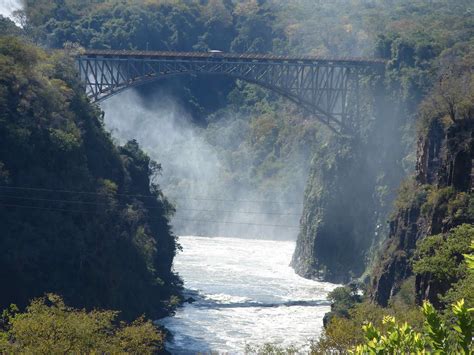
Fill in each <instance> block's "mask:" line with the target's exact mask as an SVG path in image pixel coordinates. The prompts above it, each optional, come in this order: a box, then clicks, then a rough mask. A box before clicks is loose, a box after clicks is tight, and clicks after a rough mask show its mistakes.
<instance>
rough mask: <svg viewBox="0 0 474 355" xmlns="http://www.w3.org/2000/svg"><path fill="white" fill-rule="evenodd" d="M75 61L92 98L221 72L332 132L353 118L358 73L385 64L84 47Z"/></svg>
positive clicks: (356, 110)
mask: <svg viewBox="0 0 474 355" xmlns="http://www.w3.org/2000/svg"><path fill="white" fill-rule="evenodd" d="M76 61H77V66H78V69H79V75H80V79H81V80H82V81H83V82H84V83H85V89H86V93H87V96H88V97H89V98H90V99H91V100H92V101H93V102H100V101H102V100H105V99H107V98H109V97H111V96H113V95H115V94H118V93H120V92H122V91H124V90H126V89H128V88H131V87H136V86H139V85H143V84H146V83H149V82H152V81H155V80H159V79H161V78H165V77H170V76H176V75H190V74H191V75H200V74H206V75H226V76H229V77H232V78H235V79H240V80H243V81H246V82H250V83H253V84H256V85H260V86H262V87H264V88H267V89H269V90H272V91H274V92H276V93H278V94H280V95H282V96H284V97H286V98H287V99H289V100H291V101H293V102H294V103H296V104H297V105H298V106H299V107H301V108H303V109H305V110H307V111H309V112H310V113H312V114H314V115H315V116H316V117H317V119H319V120H320V121H322V122H323V123H324V124H326V125H327V126H329V127H330V128H331V129H332V130H334V131H336V132H343V131H347V130H351V128H353V127H354V126H355V124H357V122H358V119H359V110H360V109H359V106H360V97H359V87H360V81H361V76H362V75H363V74H366V73H373V72H381V71H383V68H384V61H382V60H377V59H363V58H339V59H331V58H321V57H287V56H277V55H265V54H234V53H221V52H219V53H206V52H152V51H125V50H120V51H117V50H85V51H84V52H83V53H81V54H79V55H78V56H77V57H76Z"/></svg>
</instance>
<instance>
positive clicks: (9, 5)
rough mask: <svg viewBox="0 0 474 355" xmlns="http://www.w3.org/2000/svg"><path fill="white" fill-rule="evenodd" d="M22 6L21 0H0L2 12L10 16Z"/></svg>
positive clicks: (0, 10) (0, 12)
mask: <svg viewBox="0 0 474 355" xmlns="http://www.w3.org/2000/svg"><path fill="white" fill-rule="evenodd" d="M20 7H21V0H0V14H2V15H3V16H6V17H10V15H11V14H12V12H13V11H15V10H18V9H19V8H20Z"/></svg>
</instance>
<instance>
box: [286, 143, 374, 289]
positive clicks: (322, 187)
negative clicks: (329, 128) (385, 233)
mask: <svg viewBox="0 0 474 355" xmlns="http://www.w3.org/2000/svg"><path fill="white" fill-rule="evenodd" d="M365 149H366V147H364V146H363V145H362V144H361V143H360V142H358V141H355V140H349V139H347V140H341V139H337V140H334V141H333V142H331V143H330V144H328V145H327V146H326V147H324V148H323V149H322V150H321V151H319V152H318V154H316V158H315V159H313V161H312V167H311V171H310V178H309V181H308V184H307V188H306V191H305V205H304V210H303V216H302V218H301V222H300V225H301V231H300V234H299V236H298V240H297V244H296V250H295V253H294V255H293V260H292V266H293V267H294V269H295V271H296V272H297V273H298V274H299V275H301V276H303V277H307V278H314V279H322V280H325V281H330V282H336V283H345V282H348V281H350V279H351V278H354V277H358V276H360V275H361V274H362V273H363V272H364V269H365V255H366V254H365V253H366V251H367V250H368V249H369V248H370V244H371V242H372V240H371V238H370V236H371V235H373V230H374V225H375V223H376V220H375V218H374V215H375V213H374V208H375V207H374V206H375V204H374V201H373V187H374V185H375V182H374V176H373V175H370V174H368V173H367V171H368V170H369V168H368V162H367V154H366V152H365Z"/></svg>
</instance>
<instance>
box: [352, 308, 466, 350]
mask: <svg viewBox="0 0 474 355" xmlns="http://www.w3.org/2000/svg"><path fill="white" fill-rule="evenodd" d="M422 310H423V314H424V316H425V319H426V320H425V326H424V332H423V333H421V332H417V331H415V330H414V329H413V328H412V327H411V326H410V325H408V323H403V324H398V323H397V322H396V320H395V318H394V317H391V316H387V317H385V318H384V321H383V324H385V325H386V326H387V330H386V331H385V332H381V331H380V330H378V329H377V328H376V327H375V326H374V325H373V324H372V323H368V324H367V325H364V326H363V331H364V336H365V342H364V343H363V344H362V345H357V346H356V347H355V348H354V350H353V351H352V353H354V354H386V353H425V352H427V351H428V352H430V351H433V352H435V353H441V354H446V353H462V354H470V353H471V352H472V351H473V350H474V349H473V342H472V332H473V331H474V320H473V318H472V315H471V313H472V312H473V311H474V309H468V308H467V307H466V306H465V304H464V300H461V301H459V302H457V303H455V304H453V309H452V312H453V316H454V324H453V325H452V326H451V327H449V326H448V325H446V324H445V323H444V322H443V321H442V320H441V317H440V316H439V314H437V312H436V310H435V309H434V307H433V306H432V305H431V304H430V303H429V302H424V304H423V307H422Z"/></svg>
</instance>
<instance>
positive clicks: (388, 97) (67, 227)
mask: <svg viewBox="0 0 474 355" xmlns="http://www.w3.org/2000/svg"><path fill="white" fill-rule="evenodd" d="M342 3H343V4H342ZM472 11H473V9H472V4H471V3H470V1H468V0H455V1H449V0H432V1H423V0H415V1H409V0H365V1H364V0H356V1H344V2H342V1H331V2H329V1H328V2H326V1H313V0H292V1H278V0H267V1H265V0H258V1H257V0H242V1H233V0H203V1H174V0H162V1H159V0H140V1H131V0H117V1H100V0H80V1H79V0H55V1H47V0H26V1H25V6H24V10H22V11H19V12H17V13H16V15H15V16H16V19H17V21H18V22H19V23H20V24H21V28H20V27H17V26H16V25H15V24H13V22H11V21H10V20H8V19H5V18H1V21H0V32H1V33H2V37H1V40H0V82H1V83H2V86H1V92H0V106H1V110H0V112H1V113H0V186H1V187H0V193H1V195H2V196H1V200H0V211H1V214H0V228H1V230H2V236H1V238H0V245H1V249H0V250H2V258H1V259H0V275H1V280H2V282H3V283H4V284H8V285H10V286H9V287H8V288H7V289H6V290H5V291H4V292H2V294H1V295H0V306H1V307H2V308H5V307H7V306H8V305H9V304H10V303H16V304H17V305H19V306H20V308H24V307H25V306H26V305H27V304H28V303H29V302H30V300H31V299H32V298H36V297H41V296H43V295H44V294H45V293H47V292H48V293H50V292H52V293H56V294H59V295H60V296H61V297H62V298H64V302H66V303H67V304H69V305H71V306H73V307H79V308H85V309H86V310H90V309H92V308H104V309H113V310H118V311H120V312H121V313H120V314H121V316H122V317H123V318H124V319H127V320H130V319H132V318H136V317H138V316H139V315H141V314H145V315H146V316H147V317H159V316H163V315H165V314H167V313H168V312H169V311H170V310H171V309H172V308H173V306H174V304H176V302H177V301H178V298H179V297H178V295H179V288H180V280H179V279H178V278H177V277H176V275H174V274H173V273H172V271H171V266H172V261H173V257H174V255H175V253H176V251H177V249H179V245H178V244H177V242H176V239H175V236H174V234H173V232H172V231H171V228H170V220H171V219H172V216H173V213H174V210H175V209H176V210H177V214H178V220H179V217H181V218H184V219H186V218H194V219H199V218H201V216H200V214H199V213H195V212H193V213H187V214H183V211H181V210H180V207H181V206H182V204H181V203H180V200H179V199H180V198H182V197H183V195H188V194H190V193H191V192H194V193H196V191H197V192H198V193H203V194H204V193H206V194H213V195H215V196H221V197H223V198H226V199H229V200H236V199H237V198H238V197H239V196H248V195H252V196H254V198H255V199H257V200H263V201H265V200H272V201H278V204H277V207H278V210H277V211H278V212H279V213H284V214H286V215H288V216H289V217H285V218H287V219H283V218H282V216H281V215H278V214H276V215H275V216H272V215H271V212H274V211H275V210H274V209H268V208H267V207H265V206H263V207H262V206H257V207H258V211H259V213H260V214H264V213H268V212H270V216H269V217H266V219H262V217H261V216H259V217H258V219H255V220H253V219H252V220H246V221H245V222H249V221H250V222H251V223H254V222H255V221H258V222H259V223H262V221H263V222H264V223H267V224H269V225H280V224H282V223H283V222H284V224H288V225H292V224H296V223H298V221H299V226H300V228H299V233H298V236H297V246H296V251H295V254H294V256H293V260H292V266H293V267H294V268H295V271H296V272H297V273H298V274H300V275H302V276H304V277H308V278H315V279H318V280H325V281H330V282H337V283H349V286H345V287H342V288H338V289H336V290H335V291H334V292H333V293H331V295H330V299H331V301H332V302H333V305H332V311H331V312H330V313H329V314H328V315H327V316H326V318H325V331H324V333H323V335H322V337H321V339H320V340H319V341H318V342H315V343H314V344H313V347H312V351H313V352H314V353H325V352H329V351H343V352H344V351H347V350H349V349H355V348H354V347H355V346H356V345H357V344H362V343H364V342H365V341H366V339H365V337H367V338H368V340H369V343H370V341H371V340H373V339H378V341H379V345H378V346H379V347H382V346H386V348H385V349H389V348H388V346H389V345H387V344H383V341H384V340H383V339H382V338H383V337H382V334H385V335H387V334H388V335H387V337H388V338H390V336H389V335H390V334H392V335H393V334H398V336H400V334H401V333H400V332H401V330H400V329H401V328H403V326H400V327H398V325H399V324H401V323H396V322H397V321H398V322H400V321H401V322H404V321H407V322H409V324H410V326H411V328H410V329H409V331H408V330H407V329H408V328H404V330H403V331H404V332H405V333H404V334H408V333H410V332H411V333H410V334H411V335H410V336H411V337H412V338H411V340H413V339H415V338H416V336H415V335H414V334H415V333H416V334H418V335H417V336H418V338H420V339H424V335H425V334H424V333H423V332H425V330H426V329H427V328H426V327H427V325H426V324H427V323H428V326H430V327H431V328H429V329H431V333H430V331H426V332H427V334H428V333H429V334H433V333H436V334H438V343H436V341H434V340H432V337H431V338H430V337H429V336H428V335H427V336H426V341H425V340H423V342H418V343H416V342H415V341H414V340H413V341H412V343H410V342H409V341H408V340H407V341H406V347H405V348H403V351H408V352H409V351H417V350H420V349H428V350H443V349H444V350H443V351H447V350H446V349H454V348H455V347H458V346H459V348H457V350H456V351H465V349H467V348H466V346H469V345H466V344H467V343H466V342H467V340H466V339H468V338H469V336H468V335H466V334H468V332H469V329H471V331H472V327H473V326H472V320H471V321H470V322H471V323H469V311H466V309H468V308H471V309H472V307H474V303H473V302H474V299H473V294H474V289H473V285H474V282H473V279H472V278H473V273H472V270H470V269H469V267H468V263H467V262H465V260H466V258H468V257H469V255H468V254H469V253H472V250H471V249H470V244H471V241H472V240H473V239H474V229H473V227H472V226H473V224H474V207H473V206H474V200H473V197H472V191H473V186H474V185H473V180H472V179H473V176H472V169H473V168H474V167H473V161H474V123H473V122H474V118H473V115H474V76H473V73H472V69H473V63H474V56H473V55H474V47H473V46H474V43H473V38H474V35H473V34H474V33H473V32H474V17H473V16H472ZM6 34H8V36H6ZM78 46H79V47H85V48H98V49H108V48H110V49H140V50H144V49H149V50H176V51H207V50H210V49H218V50H222V51H229V52H256V53H276V54H292V55H303V54H304V55H320V56H330V57H344V56H367V57H378V58H382V59H384V60H385V61H386V68H385V75H384V76H373V77H370V76H367V77H366V78H365V82H364V87H363V90H364V93H365V96H364V101H363V105H362V113H361V120H360V122H359V123H358V127H357V131H355V132H353V134H352V135H350V136H349V135H334V134H333V133H332V132H330V131H329V130H327V129H326V128H325V127H324V125H322V124H320V123H318V121H317V120H314V119H312V118H311V117H309V116H308V115H307V114H306V113H304V112H301V111H300V110H299V109H298V108H297V107H294V106H293V105H292V104H289V103H288V102H287V101H285V100H284V99H282V98H281V97H278V96H277V95H276V94H274V93H271V92H268V91H265V90H263V89H262V88H259V87H257V86H254V85H250V84H247V83H244V82H241V81H233V80H230V79H226V78H217V77H216V78H207V77H199V76H189V77H180V78H173V79H166V80H161V81H159V82H155V83H152V84H149V85H147V86H144V87H141V88H139V89H137V90H136V93H135V94H133V95H135V96H133V100H138V101H139V103H140V104H141V105H143V106H144V107H146V106H147V104H146V102H147V101H153V99H154V97H155V95H156V93H157V92H166V93H167V97H170V98H172V102H173V105H175V106H179V107H180V110H181V111H180V112H186V116H187V117H189V120H188V122H186V123H185V126H186V127H193V128H192V130H193V131H192V132H193V133H192V139H191V140H190V139H189V138H190V137H191V135H190V136H187V135H183V137H184V138H182V141H186V140H188V141H191V142H193V144H194V142H196V141H198V142H200V143H199V144H202V146H203V147H204V148H205V149H209V150H210V151H211V153H210V154H209V160H211V157H212V159H214V160H212V162H213V163H214V162H215V165H219V166H220V168H219V170H218V171H217V172H215V173H214V172H212V174H211V173H209V169H210V168H209V165H206V163H205V162H202V163H201V162H199V163H200V164H197V166H196V167H195V170H196V171H197V172H199V174H197V175H196V176H197V177H195V176H191V175H192V174H189V175H190V176H177V174H178V173H179V170H178V168H176V167H175V166H173V165H172V166H171V169H170V171H171V172H167V171H165V172H163V176H159V174H160V171H161V166H160V164H158V163H155V162H154V161H153V159H151V158H150V157H148V156H147V155H146V154H145V153H144V152H143V151H142V150H141V149H140V147H139V146H138V143H137V142H136V141H134V140H131V141H129V142H126V140H127V139H128V138H130V137H127V136H126V135H124V136H123V137H121V138H122V141H124V144H121V145H119V144H116V143H114V141H113V138H112V137H111V135H110V133H107V130H106V129H105V128H104V119H103V115H102V114H101V112H100V110H99V109H98V108H97V107H96V106H93V105H91V104H90V103H88V101H87V99H86V97H85V96H84V94H83V93H82V89H81V87H80V84H79V83H78V82H77V78H76V76H75V73H74V67H73V63H72V58H71V57H70V53H69V52H70V50H65V51H50V49H63V48H66V49H68V48H77V47H78ZM203 87H206V90H202V88H203ZM122 100H124V99H122ZM125 101H126V100H124V102H125ZM111 106H113V105H111ZM150 106H151V104H150ZM152 108H153V109H156V107H152ZM105 111H107V112H108V113H107V114H108V115H109V114H111V115H112V116H113V115H116V116H117V117H119V115H120V112H118V110H117V111H113V110H108V109H107V106H105ZM143 115H144V116H145V115H146V113H143ZM110 120H111V121H113V117H112V118H110ZM183 124H184V123H179V125H183ZM179 125H178V126H179ZM180 127H181V126H180ZM129 128H130V129H131V127H127V129H126V130H129ZM183 130H184V129H183ZM196 132H197V133H196ZM196 137H197V138H196ZM165 144H168V143H166V142H165ZM150 147H151V149H150V150H149V148H148V147H147V151H148V150H149V151H150V153H149V154H150V155H152V154H154V153H155V152H154V151H153V144H150ZM163 147H164V146H161V145H160V146H158V148H156V147H155V149H156V150H157V152H156V155H157V156H158V157H160V163H162V164H163V166H165V168H166V164H169V162H168V160H173V159H175V157H176V156H177V150H173V149H169V152H162V150H163ZM166 148H168V147H166ZM176 149H178V148H176ZM180 163H181V162H180ZM176 164H177V163H176ZM173 169H174V170H173ZM157 176H158V180H157ZM203 178H204V179H208V180H209V181H210V182H207V184H208V185H209V186H212V189H210V188H209V186H208V185H206V182H203ZM160 179H161V180H160ZM156 181H159V182H160V185H158V184H157V183H156ZM18 187H22V188H18ZM163 191H166V193H167V195H168V193H169V195H170V196H171V197H170V200H168V199H167V198H166V197H165V196H164V194H163ZM170 201H171V202H170ZM199 203H201V202H198V203H196V204H194V205H193V204H188V208H190V209H191V210H192V209H195V208H197V207H196V206H198V205H199ZM233 207H239V208H240V209H244V210H248V208H249V206H248V205H244V204H241V205H239V204H237V203H235V206H233ZM250 207H251V208H256V206H250ZM207 208H210V207H207ZM212 208H213V209H221V210H223V209H224V208H222V206H220V205H213V206H212ZM272 208H275V206H272ZM257 214H258V213H257ZM219 216H220V217H221V218H222V217H223V216H224V217H226V218H227V217H229V216H228V215H226V214H224V212H222V213H221V214H220V215H219ZM219 216H216V217H215V219H219ZM234 217H235V216H234ZM178 220H177V222H176V223H174V224H175V226H176V227H177V230H178V231H179V232H181V233H183V232H184V233H185V232H190V233H191V232H194V233H203V234H208V235H213V234H217V233H218V232H219V233H222V229H220V228H217V227H216V228H214V227H213V226H208V225H205V226H202V225H201V224H198V225H194V224H190V223H184V224H180V223H179V222H178ZM244 224H245V223H244ZM224 233H227V234H228V235H235V234H236V235H241V234H249V235H255V234H257V235H261V234H263V235H265V234H266V233H269V234H279V236H275V238H278V237H280V238H294V237H296V233H295V232H294V231H281V230H280V231H279V230H275V229H273V230H270V231H269V230H265V231H263V232H262V230H260V229H249V228H248V227H245V228H244V227H242V228H240V229H238V228H234V229H231V228H230V227H229V228H227V227H226V228H225V231H224ZM124 260H126V261H127V262H126V263H124V262H123V261H124ZM25 290H26V291H25ZM48 297H49V298H50V300H48V298H47V297H46V298H43V299H37V300H35V301H33V302H32V303H31V304H30V308H28V309H29V311H28V312H29V313H25V314H26V315H31V314H33V315H40V314H42V313H41V312H43V311H44V307H45V304H48V305H50V307H53V308H54V307H56V308H57V309H59V311H58V312H59V313H58V314H60V315H62V314H63V313H61V312H65V311H66V313H68V312H69V313H71V312H72V313H73V314H72V315H73V316H74V317H76V316H78V317H86V315H87V313H86V310H85V311H83V312H84V313H74V312H78V311H72V309H71V308H68V306H65V304H64V303H63V300H62V299H61V298H59V299H57V298H56V297H58V296H54V295H52V296H51V295H50V296H48ZM461 299H463V300H464V304H462V305H461V304H457V306H456V307H458V308H454V311H452V306H451V305H452V304H456V302H459V301H460V300H461ZM426 300H427V301H429V302H430V303H424V305H423V308H422V309H421V308H420V306H421V305H422V304H423V301H426ZM430 307H434V308H430ZM104 312H107V311H104ZM453 312H454V313H453ZM463 312H464V313H463ZM466 312H467V313H466ZM387 315H390V316H394V317H395V318H396V320H397V321H395V318H393V319H392V318H391V319H392V320H390V319H389V320H387V318H386V317H385V318H384V316H387ZM89 316H91V315H90V314H89ZM98 317H105V319H108V320H109V322H113V321H114V319H115V317H117V315H116V314H115V313H110V314H108V313H104V314H103V315H98ZM463 317H464V318H463ZM18 319H21V317H20V316H19V315H16V316H15V315H11V316H10V318H6V320H4V321H3V323H0V327H3V328H2V329H4V330H5V332H7V333H8V332H10V333H11V334H13V333H12V332H14V329H15V326H16V324H19V325H20V326H21V323H19V322H18ZM71 319H74V318H71ZM433 320H434V321H433ZM453 320H456V321H453ZM463 320H465V321H466V322H467V323H462V322H463ZM366 321H371V322H372V323H371V324H372V326H373V328H370V327H367V326H366V327H365V328H364V330H365V333H364V330H363V328H362V326H363V324H364V323H365V322H366ZM430 321H431V322H432V323H430ZM433 322H434V323H436V322H437V323H436V324H434V323H433ZM453 322H454V324H455V325H456V326H457V328H456V327H451V326H452V324H453ZM456 322H457V323H456ZM71 323H73V320H71ZM135 325H136V327H137V328H136V331H137V334H138V333H139V334H141V335H142V337H143V339H145V340H146V341H144V342H145V343H147V342H148V344H155V345H156V343H161V342H162V339H161V338H160V336H161V335H159V334H158V335H157V334H155V333H153V332H151V331H150V329H149V328H147V327H148V326H149V323H146V322H145V321H144V320H143V319H142V320H141V321H138V323H135ZM108 327H110V324H106V325H104V327H103V328H101V330H99V332H102V333H103V332H104V329H107V328H108ZM436 327H438V328H436ZM376 328H377V329H376ZM126 329H127V328H126V327H125V326H123V327H122V328H119V329H117V330H115V331H114V334H115V335H116V336H123V333H124V332H125V333H126V332H127V331H126ZM130 329H132V328H130ZM130 329H129V330H128V331H129V332H133V330H130ZM440 329H441V330H440ZM459 330H460V331H459ZM397 332H398V333H397ZM417 332H418V333H417ZM443 332H444V333H443ZM7 333H6V334H7ZM105 333H107V332H106V331H105ZM422 333H423V334H422ZM441 333H442V334H441ZM18 334H20V333H18ZM114 334H110V336H111V337H113V336H114ZM367 334H371V335H369V336H367ZM377 334H378V335H377ZM0 335H2V333H0ZM7 336H8V337H10V338H11V339H14V335H7ZM377 337H378V338H377ZM392 337H395V335H393V336H392ZM407 337H408V335H407ZM18 339H20V336H18ZM128 339H129V338H128ZM160 339H161V340H160ZM405 340H406V339H405ZM1 341H2V337H0V350H2V347H1V346H2V342H1ZM97 341H98V343H97V344H100V342H102V341H105V342H109V343H110V344H115V340H113V339H112V338H111V339H109V340H103V339H99V340H97ZM18 342H20V340H18ZM463 342H464V343H463ZM415 343H416V344H415ZM441 343H442V344H441ZM374 344H375V343H372V345H374ZM440 344H441V345H440ZM392 345H393V344H392ZM392 345H390V346H392ZM365 346H366V348H363V347H360V348H359V350H360V352H361V353H367V352H369V347H370V346H371V345H370V344H368V345H367V344H366V345H365ZM374 346H375V345H374ZM97 348H99V345H97ZM6 349H8V348H6ZM25 349H27V348H25ZM109 349H112V350H104V351H120V350H114V349H119V348H113V347H111V348H109ZM147 349H148V348H144V351H148V350H147ZM381 349H384V348H381ZM267 350H268V349H267ZM269 351H270V352H271V351H273V350H269ZM274 351H284V350H283V349H274ZM468 351H469V350H468Z"/></svg>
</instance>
